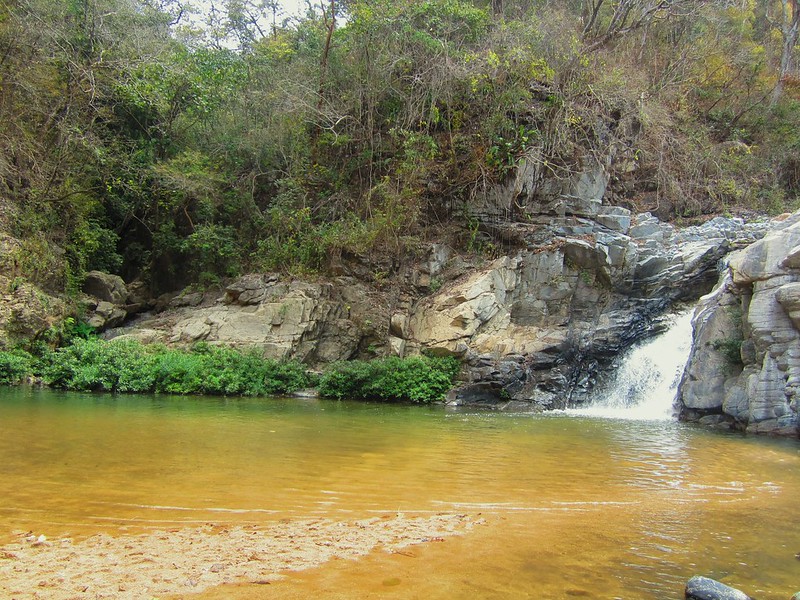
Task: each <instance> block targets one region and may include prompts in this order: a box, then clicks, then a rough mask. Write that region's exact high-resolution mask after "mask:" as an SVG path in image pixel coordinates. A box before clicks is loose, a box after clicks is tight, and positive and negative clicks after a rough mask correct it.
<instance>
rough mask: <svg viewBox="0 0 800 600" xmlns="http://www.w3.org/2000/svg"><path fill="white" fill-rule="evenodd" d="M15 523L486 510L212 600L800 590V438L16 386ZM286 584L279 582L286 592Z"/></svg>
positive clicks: (10, 508)
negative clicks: (433, 531)
mask: <svg viewBox="0 0 800 600" xmlns="http://www.w3.org/2000/svg"><path fill="white" fill-rule="evenodd" d="M0 498H2V502H1V503H0V537H4V538H5V539H6V540H8V539H10V534H11V532H12V531H14V530H33V531H36V532H37V533H45V534H47V535H48V536H58V535H66V534H70V535H74V536H82V535H88V534H91V533H95V532H99V531H105V532H110V533H117V532H120V531H133V532H136V531H140V530H142V529H148V528H159V529H160V528H168V527H174V526H178V525H181V524H196V523H207V522H214V523H226V522H236V523H269V522H273V521H276V520H281V519H287V518H288V519H293V518H305V517H315V516H325V517H330V518H333V519H337V520H349V519H355V518H361V517H365V516H374V515H378V514H387V513H396V512H402V513H405V514H408V515H418V514H419V515H424V514H429V513H436V512H453V511H458V512H465V513H469V514H477V513H481V514H482V515H483V516H484V517H486V520H487V524H486V526H485V527H481V528H479V529H478V530H477V531H476V532H474V533H471V534H469V535H467V536H465V537H463V538H458V539H449V540H447V542H446V543H441V544H429V545H427V546H425V547H420V548H415V549H414V550H413V551H412V552H410V553H409V555H407V556H406V555H402V556H398V555H394V556H389V555H380V554H379V555H374V556H371V557H369V558H367V559H365V560H363V561H361V562H359V563H349V562H348V563H341V562H339V563H331V564H329V565H326V566H324V567H322V568H320V569H316V570H313V571H309V572H306V573H302V574H298V575H294V576H292V577H291V578H290V579H289V580H288V581H287V582H285V583H277V584H273V585H271V586H266V587H264V588H262V589H258V588H242V589H238V590H230V589H222V590H217V591H212V592H210V593H206V594H205V595H204V597H206V598H223V597H231V595H235V596H236V597H239V598H261V597H264V598H267V597H269V598H275V597H308V596H313V595H322V596H323V597H331V598H332V597H340V598H356V597H392V598H423V597H424V598H512V597H513V598H527V597H531V598H534V597H535V598H570V597H576V596H578V597H580V596H583V597H592V598H625V599H638V598H643V599H644V598H679V597H681V593H682V589H683V585H684V583H685V581H686V579H688V578H689V577H690V576H691V575H694V574H703V575H708V576H711V577H715V578H717V579H723V580H725V581H726V582H727V583H729V584H730V585H735V586H738V587H741V588H742V589H744V590H745V591H747V592H748V593H750V594H751V595H753V596H755V597H757V598H759V599H761V600H764V599H768V600H769V599H775V600H778V599H781V600H785V599H787V598H788V597H790V596H791V594H792V593H793V592H795V591H797V590H798V589H800V561H798V560H797V559H796V558H795V554H796V553H797V552H800V535H798V528H797V526H796V525H795V518H796V513H795V511H796V505H797V499H798V498H800V444H798V443H796V442H787V441H774V440H766V439H754V438H743V437H740V436H735V435H722V434H713V433H708V432H704V431H700V430H695V429H691V428H688V427H685V426H681V425H679V424H676V423H667V422H635V421H612V420H603V419H587V418H578V417H570V416H564V415H548V416H531V415H509V414H498V413H458V412H448V411H446V410H445V409H443V408H441V407H434V408H424V407H396V406H378V405H364V404H354V403H336V402H320V401H307V400H262V399H259V400H239V399H236V400H222V399H211V398H200V399H197V398H195V399H184V398H175V397H162V398H155V399H154V398H146V397H116V398H115V397H111V396H100V395H80V394H59V393H54V392H49V391H40V390H25V389H0ZM267 587H268V588H269V589H267Z"/></svg>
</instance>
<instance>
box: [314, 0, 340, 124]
mask: <svg viewBox="0 0 800 600" xmlns="http://www.w3.org/2000/svg"><path fill="white" fill-rule="evenodd" d="M330 7H331V9H330V10H331V18H330V21H329V20H328V16H327V14H326V15H325V26H326V27H327V29H328V33H327V35H326V36H325V47H324V48H323V49H322V60H321V61H320V65H319V99H318V100H317V108H318V109H322V104H323V100H324V98H325V96H324V92H325V90H324V87H325V75H326V74H327V72H328V56H329V55H330V53H331V38H333V30H334V29H335V28H336V0H331V3H330Z"/></svg>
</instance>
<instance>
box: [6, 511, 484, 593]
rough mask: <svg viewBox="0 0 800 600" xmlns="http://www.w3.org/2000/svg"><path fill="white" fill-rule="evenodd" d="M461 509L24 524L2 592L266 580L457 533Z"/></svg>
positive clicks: (465, 524)
mask: <svg viewBox="0 0 800 600" xmlns="http://www.w3.org/2000/svg"><path fill="white" fill-rule="evenodd" d="M479 522H480V520H479V519H475V518H472V517H469V516H466V515H453V514H440V515H435V516H426V517H406V516H403V515H389V516H384V517H375V518H372V519H366V520H360V521H352V522H338V521H331V520H327V519H318V520H305V521H289V522H281V523H277V524H274V525H268V526H245V527H242V526H232V527H228V526H219V525H213V524H208V525H205V526H203V527H198V528H185V529H170V530H164V531H155V532H151V533H148V534H143V535H126V536H120V537H112V536H109V535H105V534H102V535H95V536H92V537H90V538H87V539H85V540H83V541H79V542H74V541H73V540H71V539H69V538H64V539H55V540H47V539H43V537H42V536H40V535H38V534H33V533H30V532H27V533H20V534H18V537H19V541H17V542H15V543H12V544H7V545H5V546H3V547H2V548H0V597H3V598H10V599H15V600H22V599H28V598H47V599H48V600H67V599H70V600H71V599H78V598H81V599H83V598H92V599H95V598H115V599H120V600H125V599H131V600H133V599H137V600H139V599H142V598H148V599H149V598H154V597H156V598H157V597H159V596H162V595H167V594H187V593H193V592H200V591H203V590H205V589H208V588H210V587H213V586H217V585H221V584H223V583H234V582H251V583H252V582H256V583H268V582H270V581H275V580H277V579H280V578H281V577H282V575H281V572H282V571H287V570H292V571H299V570H303V569H308V568H311V567H315V566H318V565H320V564H322V563H324V562H326V561H328V560H331V559H333V558H339V559H355V558H358V557H359V556H363V555H365V554H367V553H369V552H371V551H373V550H376V549H379V548H380V549H382V550H384V551H386V552H400V551H402V549H403V548H405V547H407V546H410V545H413V544H421V543H425V542H430V541H437V540H441V539H443V538H444V537H447V536H451V535H458V534H462V533H464V532H466V531H468V530H469V529H471V528H472V527H473V526H474V525H475V524H477V523H479Z"/></svg>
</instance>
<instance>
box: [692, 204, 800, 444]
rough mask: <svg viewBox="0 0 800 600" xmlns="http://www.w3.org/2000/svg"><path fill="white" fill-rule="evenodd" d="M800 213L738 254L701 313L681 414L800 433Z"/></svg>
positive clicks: (760, 430) (763, 430) (754, 429)
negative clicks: (799, 410) (799, 409)
mask: <svg viewBox="0 0 800 600" xmlns="http://www.w3.org/2000/svg"><path fill="white" fill-rule="evenodd" d="M798 310H800V213H795V214H794V215H792V216H790V217H789V218H788V219H786V220H785V221H784V222H782V223H781V224H779V225H778V226H777V227H776V228H775V229H774V230H773V231H772V232H770V233H769V234H768V235H767V236H765V237H764V238H763V239H762V240H760V241H758V242H756V243H754V244H752V245H750V246H748V247H747V248H745V249H743V250H740V251H737V252H735V253H733V254H731V256H730V258H729V261H728V266H727V268H726V269H725V271H724V273H723V276H722V278H721V280H720V282H719V284H718V285H717V287H716V289H715V290H714V291H713V292H712V293H711V294H709V295H708V296H706V297H704V298H703V299H702V300H701V302H700V304H699V305H698V308H697V310H696V313H695V317H694V320H693V325H694V347H693V351H692V355H691V357H690V360H689V363H688V365H687V368H686V371H685V373H684V377H683V381H682V383H681V386H680V389H679V397H678V400H679V403H680V408H681V414H682V417H683V418H684V419H686V420H697V421H700V422H701V423H704V424H708V425H713V426H716V427H723V428H730V427H735V428H741V429H746V430H747V431H750V432H756V433H773V434H780V435H791V436H796V435H797V433H798V423H800V421H799V420H798V388H800V318H798V317H800V312H798Z"/></svg>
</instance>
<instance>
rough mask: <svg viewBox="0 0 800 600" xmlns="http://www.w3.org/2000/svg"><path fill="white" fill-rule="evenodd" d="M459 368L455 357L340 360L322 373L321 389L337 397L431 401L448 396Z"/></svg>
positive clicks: (322, 392)
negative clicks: (368, 360) (367, 360)
mask: <svg viewBox="0 0 800 600" xmlns="http://www.w3.org/2000/svg"><path fill="white" fill-rule="evenodd" d="M459 368H460V365H459V363H458V361H457V360H456V359H454V358H452V357H448V358H433V357H426V356H418V357H411V358H406V359H400V358H386V359H383V360H375V361H371V362H365V361H350V362H340V363H335V364H333V365H331V366H330V367H329V368H328V370H327V371H326V372H325V373H324V374H323V375H322V378H321V380H320V385H319V392H320V395H322V396H324V397H328V398H337V399H342V398H350V399H354V400H381V401H396V402H420V403H429V402H434V401H437V400H441V399H442V398H443V397H444V395H445V394H446V393H447V391H448V390H449V389H450V388H451V387H452V385H453V382H454V381H455V378H456V376H457V375H458V371H459Z"/></svg>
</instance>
